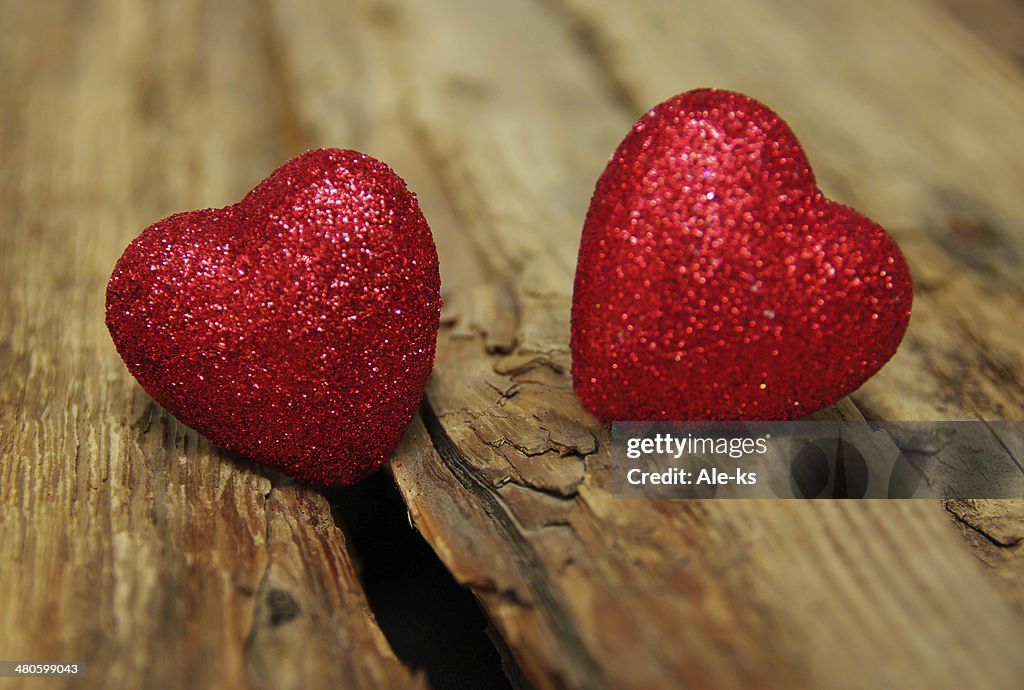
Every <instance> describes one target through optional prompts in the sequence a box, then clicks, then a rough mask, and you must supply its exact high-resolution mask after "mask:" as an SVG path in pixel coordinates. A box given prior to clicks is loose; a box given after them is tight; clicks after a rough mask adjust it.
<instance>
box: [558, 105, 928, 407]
mask: <svg viewBox="0 0 1024 690" xmlns="http://www.w3.org/2000/svg"><path fill="white" fill-rule="evenodd" d="M912 295H913V288H912V284H911V280H910V272H909V270H908V268H907V264H906V261H905V260H904V258H903V255H902V254H901V253H900V250H899V247H897V246H896V243H895V242H894V241H893V240H892V238H891V237H889V236H888V235H887V234H886V233H885V231H884V230H882V228H880V227H879V226H878V225H876V224H875V223H873V222H872V221H870V220H869V219H867V218H865V217H864V216H862V215H860V214H859V213H857V212H856V211H854V210H853V209H850V208H848V207H846V206H842V205H840V204H837V203H835V202H832V201H829V200H828V199H826V198H825V197H824V196H823V195H822V193H821V191H820V190H819V189H818V187H817V183H816V182H815V179H814V173H813V172H812V171H811V168H810V164H809V163H808V162H807V158H806V156H805V155H804V152H803V150H802V149H801V147H800V143H799V142H798V141H797V139H796V137H795V136H794V135H793V132H792V131H791V130H790V129H789V127H788V126H787V125H786V123H785V122H783V121H782V120H781V119H780V118H779V116H778V115H776V114H775V113H774V112H772V111H771V110H770V109H768V108H767V107H765V106H764V105H762V104H761V103H759V102H757V101H755V100H753V99H751V98H748V97H747V96H744V95H742V94H737V93H731V92H727V91H718V90H713V89H701V90H697V91H690V92H687V93H684V94H680V95H679V96H676V97H675V98H672V99H670V100H668V101H666V102H664V103H662V104H660V105H658V106H657V107H655V108H654V109H653V110H651V111H650V112H649V113H647V114H646V115H645V116H644V117H643V118H641V119H640V121H639V122H637V124H636V125H634V127H633V129H632V130H631V131H630V133H629V134H628V135H627V136H626V138H625V139H624V140H623V142H622V143H621V144H620V145H619V147H618V149H617V150H616V151H615V153H614V155H613V156H612V159H611V161H610V162H609V163H608V166H607V168H605V171H604V173H603V174H602V175H601V177H600V179H599V180H598V182H597V187H596V189H595V190H594V196H593V199H592V200H591V203H590V210H589V211H588V213H587V219H586V224H585V225H584V228H583V238H582V242H581V246H580V253H579V263H578V266H577V271H576V284H575V290H574V293H573V305H572V355H573V361H572V373H573V382H574V385H575V388H576V393H577V395H578V396H579V398H580V400H581V401H582V402H583V404H584V406H586V408H587V409H588V410H590V411H591V412H592V413H593V414H594V415H595V416H597V417H598V418H599V419H601V420H602V421H605V422H611V421H614V420H638V421H639V420H659V419H672V420H733V419H735V420H773V419H778V420H783V419H792V418H795V417H800V416H803V415H805V414H808V413H810V412H813V411H815V410H817V409H819V408H821V407H824V406H825V405H829V404H831V403H834V402H836V401H838V400H839V399H840V398H842V397H843V396H844V395H846V394H848V393H850V392H852V391H854V390H855V389H857V388H858V387H859V386H860V385H861V384H862V383H864V381H866V380H867V379H868V378H869V377H870V376H871V375H872V374H874V373H875V372H876V371H877V370H878V369H879V368H881V366H882V365H883V364H885V362H887V361H888V360H889V358H890V357H892V355H893V353H895V351H896V348H897V347H898V346H899V343H900V341H901V340H902V339H903V334H904V332H905V331H906V328H907V323H908V321H909V318H910V307H911V302H912Z"/></svg>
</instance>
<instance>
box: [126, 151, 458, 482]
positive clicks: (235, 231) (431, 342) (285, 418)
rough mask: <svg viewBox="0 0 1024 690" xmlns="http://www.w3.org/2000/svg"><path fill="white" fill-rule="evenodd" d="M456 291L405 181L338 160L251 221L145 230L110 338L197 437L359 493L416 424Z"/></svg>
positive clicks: (207, 213)
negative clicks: (445, 303)
mask: <svg viewBox="0 0 1024 690" xmlns="http://www.w3.org/2000/svg"><path fill="white" fill-rule="evenodd" d="M440 282H441V281H440V276H439V274H438V262H437V250H436V249H435V248H434V241H433V237H432V236H431V234H430V228H429V227H428V226H427V222H426V220H424V218H423V214H422V213H421V212H420V209H419V206H418V205H417V203H416V197H415V195H413V194H412V193H411V192H410V191H409V190H408V189H407V188H406V186H405V183H404V182H403V181H402V179H401V178H400V177H398V175H396V174H395V173H394V171H392V170H391V169H390V168H389V167H388V166H386V165H385V164H383V163H381V162H380V161H377V160H375V159H373V158H371V157H369V156H366V155H364V154H361V153H358V152H355V151H342V150H338V149H323V150H318V151H310V152H308V153H305V154H303V155H301V156H299V157H298V158H295V159H293V160H291V161H289V162H288V163H285V164H284V165H283V166H281V167H280V168H278V169H277V170H275V171H274V172H273V174H271V175H270V177H268V178H267V179H266V180H264V181H263V182H261V183H260V184H259V185H258V186H257V187H256V188H255V189H253V190H252V191H251V192H250V193H249V194H248V195H247V196H246V197H245V198H244V199H243V200H242V201H241V202H239V203H238V204H235V205H234V206H228V207H227V208H222V209H208V210H203V211H192V212H189V213H179V214H177V215H174V216H171V217H170V218H167V219H165V220H162V221H160V222H159V223H156V224H154V225H151V226H150V227H148V228H146V229H145V230H144V231H143V233H142V234H141V235H140V236H139V237H138V238H136V239H135V240H134V241H132V243H131V244H130V245H128V248H127V249H126V250H125V252H124V255H123V256H122V257H121V259H120V260H119V261H118V262H117V266H116V267H115V268H114V273H113V275H112V276H111V278H110V283H109V284H108V286H107V327H108V328H109V329H110V334H111V336H112V338H113V340H114V344H115V345H116V346H117V350H118V352H119V353H120V354H121V357H122V358H123V359H124V361H125V364H126V365H127V366H128V369H129V371H131V373H132V375H133V376H134V377H135V378H136V379H137V380H138V381H139V383H140V384H142V387H143V388H145V389H146V391H147V392H148V393H149V394H150V395H152V396H153V398H154V399H155V400H156V401H157V402H159V403H160V404H161V405H163V406H164V407H165V408H166V409H167V410H168V411H170V412H171V413H172V414H174V416H175V417H177V418H178V419H179V420H181V421H182V422H183V423H185V424H187V425H189V426H191V427H193V428H194V429H196V430H197V431H199V432H200V433H202V434H204V435H205V436H207V437H208V438H209V439H210V440H211V441H213V442H214V443H217V444H218V445H220V446H223V447H224V448H226V449H228V450H231V451H234V452H236V453H238V454H240V455H243V456H245V457H247V458H250V459H252V460H257V461H259V462H263V463H265V464H267V465H269V466H272V467H274V468H277V469H279V470H281V471H282V472H285V473H287V474H291V475H294V476H297V477H301V478H303V479H307V480H309V481H313V482H320V483H324V484H350V483H353V482H355V481H358V480H359V479H362V478H363V477H365V476H367V475H369V474H370V473H372V472H373V471H374V470H376V469H377V468H379V467H380V466H381V465H383V464H384V462H385V461H386V460H387V459H388V457H389V456H390V455H391V452H392V451H393V450H394V448H395V446H396V445H397V444H398V442H399V440H400V439H401V436H402V433H403V431H404V429H405V427H406V426H407V425H408V424H409V422H410V420H411V419H412V417H413V415H414V414H415V412H416V409H417V406H418V405H419V402H420V399H421V398H422V396H423V389H424V387H425V385H426V381H427V377H428V376H429V374H430V370H431V367H432V366H433V362H434V347H435V343H436V338H437V330H438V321H439V315H440V308H441V297H440Z"/></svg>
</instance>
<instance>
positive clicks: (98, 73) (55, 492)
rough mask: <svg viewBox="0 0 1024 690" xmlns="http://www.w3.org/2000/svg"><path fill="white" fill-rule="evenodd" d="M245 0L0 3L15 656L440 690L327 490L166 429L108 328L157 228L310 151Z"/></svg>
mask: <svg viewBox="0 0 1024 690" xmlns="http://www.w3.org/2000/svg"><path fill="white" fill-rule="evenodd" d="M248 7H249V6H248V4H247V3H242V2H240V3H234V4H233V6H229V4H228V3H220V2H218V3H209V4H206V5H205V6H204V5H201V4H199V3H185V2H181V3H173V4H168V5H166V6H164V7H163V8H157V7H149V6H147V5H145V4H143V3H105V2H99V3H94V4H92V5H90V6H86V4H85V3H79V2H75V1H71V2H66V3H63V6H60V7H58V6H56V4H55V3H43V4H40V5H35V6H30V5H23V4H22V3H5V4H4V6H3V17H2V19H0V25H2V26H4V27H5V30H6V33H8V38H5V39H4V41H3V42H2V47H0V50H2V64H3V67H2V68H0V80H2V87H0V91H2V93H3V94H4V96H3V101H2V105H0V107H2V113H3V115H2V118H3V119H2V120H0V123H2V135H0V147H2V149H0V151H2V153H0V159H2V161H3V178H2V187H0V189H2V192H0V194H2V196H0V207H2V209H3V210H2V216H3V218H4V222H3V228H2V232H0V243H2V245H0V246H2V249H0V277H2V288H0V342H2V343H3V347H2V349H0V371H2V375H3V380H2V384H0V395H2V402H0V415H2V417H0V454H2V457H3V461H2V464H0V533H2V535H3V536H2V538H0V583H2V586H0V657H3V658H4V659H21V660H36V661H42V660H66V661H71V660H77V661H84V662H85V664H86V677H85V678H84V679H74V680H68V681H67V682H66V683H61V682H60V681H52V683H53V684H48V685H47V687H54V686H55V685H56V686H61V685H66V686H68V687H95V688H117V687H125V688H142V687H150V688H156V687H162V688H172V687H181V688H185V687H231V688H242V687H267V688H288V687H293V688H318V687H323V688H336V687H365V688H380V687H425V682H424V679H423V678H422V677H421V676H414V675H413V674H412V672H410V671H409V670H408V669H407V668H406V667H405V666H404V665H403V664H401V663H400V662H399V661H398V660H397V659H396V658H395V656H394V654H393V653H392V651H391V649H390V648H389V646H388V644H387V642H386V641H385V640H384V637H383V635H382V634H381V632H380V630H379V629H378V628H377V625H376V623H375V622H374V620H373V617H372V615H371V614H370V612H369V610H368V607H367V604H366V601H365V599H364V597H363V594H362V586H361V585H360V583H359V580H358V578H357V576H356V571H355V568H354V567H353V563H352V561H351V559H350V557H349V554H348V551H347V548H346V542H345V537H344V534H343V533H342V532H341V530H340V529H338V528H337V527H336V526H335V524H334V521H333V519H332V516H331V511H330V507H329V505H328V503H327V501H326V500H325V499H324V498H323V497H322V496H321V495H320V494H319V493H317V492H316V491H314V490H310V489H309V488H308V487H301V486H295V485H293V484H292V483H291V482H289V481H286V480H284V479H283V478H281V477H277V476H271V475H269V474H267V473H263V472H259V471H256V470H255V469H254V468H253V467H252V466H251V465H249V464H248V463H246V462H244V461H239V460H236V459H234V458H231V457H227V456H225V454H224V453H222V452H218V451H217V450H215V449H213V448H211V447H210V445H209V443H207V442H206V441H205V440H204V439H201V438H200V437H198V436H197V434H196V433H195V432H193V431H191V430H188V429H186V428H184V427H182V426H181V425H180V424H179V423H178V422H176V421H174V420H173V419H170V418H169V417H168V415H167V414H166V413H165V412H163V411H162V410H160V409H158V408H157V406H156V405H155V404H154V403H153V402H152V400H151V399H150V398H149V397H148V396H147V395H145V393H144V392H142V390H141V389H140V388H139V387H138V385H137V384H135V382H134V381H133V380H132V379H131V377H130V376H129V375H128V373H127V371H126V370H125V368H124V366H123V364H122V363H121V361H120V359H119V358H118V356H117V353H116V352H115V351H114V349H113V346H112V344H111V342H110V339H109V337H108V336H107V334H106V329H105V327H104V324H103V295H104V292H103V291H104V288H105V284H106V279H107V277H108V276H109V272H110V270H111V268H112V266H113V262H114V261H115V260H116V258H117V257H118V255H119V254H120V252H121V251H122V249H123V248H124V246H125V244H126V243H127V242H128V241H129V240H130V239H131V238H132V237H133V236H134V235H135V234H136V233H137V232H138V231H139V230H140V229H141V228H142V227H144V226H145V225H147V224H148V223H150V222H152V221H153V220H155V219H158V218H160V217H162V216H165V215H168V214H169V213H171V212H173V211H175V210H180V209H182V208H188V207H202V206H211V205H224V204H225V203H228V202H230V201H232V200H233V199H236V198H238V197H239V196H240V195H241V194H242V193H244V192H245V191H247V189H248V188H249V187H251V186H252V185H253V184H255V183H256V182H258V181H259V179H260V178H261V177H262V176H263V175H265V174H266V172H267V171H269V170H271V169H272V168H273V167H274V166H276V165H277V164H278V163H280V162H281V161H282V160H283V159H284V158H285V157H287V155H289V154H290V153H291V149H289V148H288V146H289V144H288V141H287V135H286V133H287V131H288V127H287V126H286V125H285V124H284V119H285V117H284V115H283V114H282V113H280V112H278V110H275V108H274V105H273V104H274V103H276V102H277V101H278V99H280V98H281V97H282V94H281V93H280V91H279V89H278V87H277V85H276V84H275V82H274V70H272V69H270V67H269V66H270V64H271V62H273V60H275V58H273V57H272V56H271V55H270V54H269V53H268V51H269V49H268V41H267V37H266V36H267V32H268V31H269V30H270V29H271V24H270V22H269V19H268V18H267V17H261V16H260V15H259V13H255V14H253V13H251V12H250V11H249V9H248ZM268 104H270V107H269V108H268ZM44 683H48V681H46V680H37V679H32V680H26V681H25V683H24V687H31V688H38V687H43V684H44ZM20 685H21V683H20V682H19V681H17V680H16V679H0V687H5V688H6V687H18V686H20Z"/></svg>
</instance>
